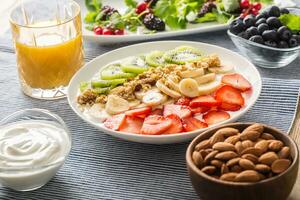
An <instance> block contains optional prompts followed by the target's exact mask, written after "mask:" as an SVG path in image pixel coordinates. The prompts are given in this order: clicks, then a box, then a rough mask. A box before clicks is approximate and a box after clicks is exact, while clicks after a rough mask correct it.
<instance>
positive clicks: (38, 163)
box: [0, 121, 71, 191]
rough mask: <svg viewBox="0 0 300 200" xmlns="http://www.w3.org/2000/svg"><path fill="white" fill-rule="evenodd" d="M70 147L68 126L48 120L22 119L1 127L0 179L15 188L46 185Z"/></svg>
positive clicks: (2, 182) (32, 187)
mask: <svg viewBox="0 0 300 200" xmlns="http://www.w3.org/2000/svg"><path fill="white" fill-rule="evenodd" d="M70 149H71V139H70V136H69V135H68V133H67V132H66V130H65V129H63V128H61V127H59V126H58V125H57V124H55V123H51V122H47V121H20V122H16V123H13V124H9V125H7V126H4V127H1V129H0V182H1V184H3V185H5V186H7V187H10V188H12V189H15V190H20V191H26V190H33V189H36V188H39V187H41V186H43V185H45V184H46V183H47V182H48V181H49V180H50V179H51V178H52V177H53V176H54V175H55V174H56V172H57V171H58V169H59V168H60V167H61V166H62V164H63V163H64V161H65V159H66V156H67V155H68V153H69V151H70Z"/></svg>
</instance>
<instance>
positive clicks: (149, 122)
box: [141, 115, 172, 135]
mask: <svg viewBox="0 0 300 200" xmlns="http://www.w3.org/2000/svg"><path fill="white" fill-rule="evenodd" d="M171 126H172V120H171V119H166V118H165V117H163V116H160V115H150V116H148V117H146V118H145V121H144V123H143V126H142V129H141V134H145V135H159V134H162V133H163V132H165V131H166V130H168V129H169V128H170V127H171Z"/></svg>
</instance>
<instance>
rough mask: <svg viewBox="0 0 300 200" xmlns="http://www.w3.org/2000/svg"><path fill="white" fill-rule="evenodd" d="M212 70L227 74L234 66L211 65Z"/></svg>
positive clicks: (210, 69)
mask: <svg viewBox="0 0 300 200" xmlns="http://www.w3.org/2000/svg"><path fill="white" fill-rule="evenodd" d="M208 70H209V71H210V72H213V73H217V74H226V73H229V72H231V71H232V70H233V66H231V65H226V66H221V67H210V68H208Z"/></svg>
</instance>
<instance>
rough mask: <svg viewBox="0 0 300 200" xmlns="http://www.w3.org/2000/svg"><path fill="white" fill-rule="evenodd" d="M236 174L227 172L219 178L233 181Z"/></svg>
mask: <svg viewBox="0 0 300 200" xmlns="http://www.w3.org/2000/svg"><path fill="white" fill-rule="evenodd" d="M237 175H238V173H236V172H229V173H226V174H223V175H222V176H221V177H220V179H221V180H223V181H234V180H235V177H236V176H237Z"/></svg>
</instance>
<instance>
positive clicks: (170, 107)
mask: <svg viewBox="0 0 300 200" xmlns="http://www.w3.org/2000/svg"><path fill="white" fill-rule="evenodd" d="M163 114H164V116H165V117H166V116H168V115H171V114H175V115H177V116H178V117H180V118H181V119H182V118H185V117H189V116H191V115H192V112H191V109H190V108H189V107H188V106H182V105H175V104H167V105H165V106H164V112H163Z"/></svg>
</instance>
